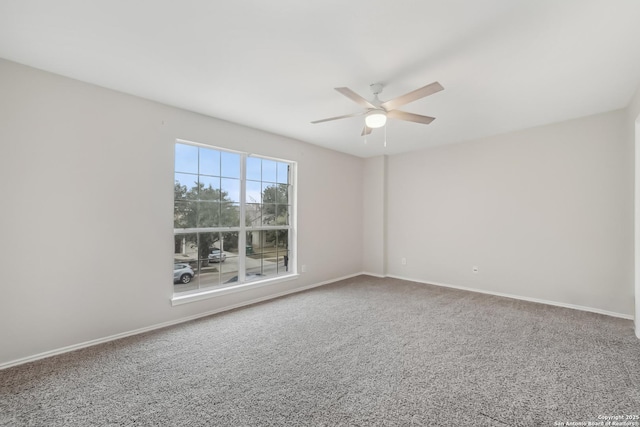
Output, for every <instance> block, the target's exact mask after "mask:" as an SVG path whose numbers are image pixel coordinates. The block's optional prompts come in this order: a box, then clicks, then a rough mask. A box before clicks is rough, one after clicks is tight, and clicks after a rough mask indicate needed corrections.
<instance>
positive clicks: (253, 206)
mask: <svg viewBox="0 0 640 427" xmlns="http://www.w3.org/2000/svg"><path fill="white" fill-rule="evenodd" d="M244 208H245V213H244V217H245V225H247V226H248V227H257V226H259V225H260V224H261V222H262V218H261V217H262V205H260V204H257V203H247V204H246V205H244Z"/></svg>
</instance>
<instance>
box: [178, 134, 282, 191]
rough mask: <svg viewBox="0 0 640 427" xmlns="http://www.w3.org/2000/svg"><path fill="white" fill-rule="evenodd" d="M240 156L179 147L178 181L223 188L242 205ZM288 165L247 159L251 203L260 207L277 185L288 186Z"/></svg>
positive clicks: (191, 184) (179, 145) (190, 186)
mask: <svg viewBox="0 0 640 427" xmlns="http://www.w3.org/2000/svg"><path fill="white" fill-rule="evenodd" d="M241 160H242V156H241V155H240V154H237V153H230V152H226V151H219V150H216V149H212V148H205V147H200V146H196V145H189V144H181V143H176V151H175V172H176V173H175V180H176V181H178V182H179V183H180V184H181V185H186V186H187V188H189V189H190V188H192V187H193V186H194V185H195V182H196V181H197V180H198V179H199V180H200V182H202V183H204V185H205V186H206V187H208V186H209V185H211V187H212V188H221V189H222V191H225V192H226V193H227V194H228V195H229V198H230V199H231V201H233V202H236V203H239V202H240V162H241ZM288 166H289V165H288V164H287V163H284V162H277V161H275V160H269V159H262V158H259V157H247V165H246V171H247V188H246V195H247V200H246V201H247V202H248V203H260V202H261V195H262V191H263V190H264V188H265V187H267V186H272V185H273V184H274V183H279V184H288Z"/></svg>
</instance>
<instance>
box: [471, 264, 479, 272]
mask: <svg viewBox="0 0 640 427" xmlns="http://www.w3.org/2000/svg"><path fill="white" fill-rule="evenodd" d="M472 270H473V272H474V273H477V272H478V266H477V265H474V266H473V269H472Z"/></svg>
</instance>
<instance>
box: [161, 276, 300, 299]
mask: <svg viewBox="0 0 640 427" xmlns="http://www.w3.org/2000/svg"><path fill="white" fill-rule="evenodd" d="M298 277H299V274H289V275H287V276H279V277H274V278H272V279H266V280H261V281H259V282H249V283H243V284H240V285H236V286H230V287H228V288H222V289H211V290H202V291H194V292H193V293H188V294H187V293H185V294H174V295H173V298H171V305H172V306H176V305H182V304H188V303H190V302H196V301H202V300H205V299H209V298H216V297H220V296H222V295H228V294H234V293H237V292H244V291H248V290H251V289H256V288H261V287H263V286H269V285H274V284H276V283H283V282H288V281H290V280H296V279H298Z"/></svg>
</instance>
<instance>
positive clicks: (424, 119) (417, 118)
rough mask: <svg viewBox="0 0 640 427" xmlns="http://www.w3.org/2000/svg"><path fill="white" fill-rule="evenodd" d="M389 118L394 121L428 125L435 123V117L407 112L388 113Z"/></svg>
mask: <svg viewBox="0 0 640 427" xmlns="http://www.w3.org/2000/svg"><path fill="white" fill-rule="evenodd" d="M387 117H391V118H392V119H400V120H406V121H408V122H416V123H422V124H425V125H428V124H429V123H431V122H432V121H434V120H435V119H436V118H435V117H429V116H421V115H420V114H413V113H407V112H406V111H400V110H391V111H389V112H388V113H387Z"/></svg>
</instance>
